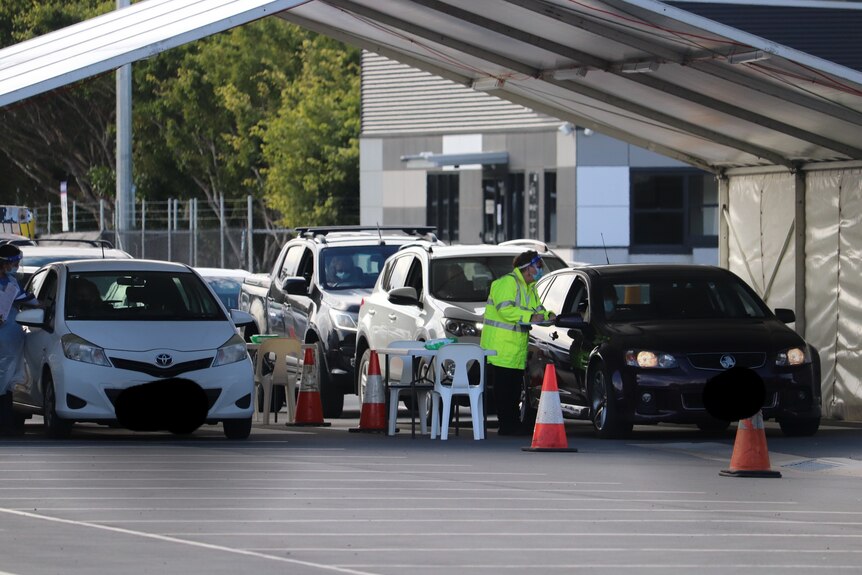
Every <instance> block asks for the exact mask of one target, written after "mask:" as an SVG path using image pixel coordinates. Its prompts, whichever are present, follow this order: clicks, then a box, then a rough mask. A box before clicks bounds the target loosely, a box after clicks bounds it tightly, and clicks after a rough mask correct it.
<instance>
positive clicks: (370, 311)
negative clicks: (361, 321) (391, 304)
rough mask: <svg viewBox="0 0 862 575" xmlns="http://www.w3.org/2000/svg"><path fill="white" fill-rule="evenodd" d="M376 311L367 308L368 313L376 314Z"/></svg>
mask: <svg viewBox="0 0 862 575" xmlns="http://www.w3.org/2000/svg"><path fill="white" fill-rule="evenodd" d="M376 313H377V310H376V309H370V310H368V315H374V314H376Z"/></svg>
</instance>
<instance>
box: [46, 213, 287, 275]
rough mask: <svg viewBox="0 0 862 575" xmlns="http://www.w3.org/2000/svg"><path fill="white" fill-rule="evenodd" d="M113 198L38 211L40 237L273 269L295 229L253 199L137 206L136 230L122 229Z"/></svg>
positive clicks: (197, 262)
mask: <svg viewBox="0 0 862 575" xmlns="http://www.w3.org/2000/svg"><path fill="white" fill-rule="evenodd" d="M115 213H116V210H115V209H114V206H113V205H111V204H110V203H109V202H106V201H101V202H99V203H97V204H79V203H77V202H72V203H71V204H70V205H68V206H67V209H66V210H63V209H61V207H60V206H59V205H57V204H51V203H49V204H47V205H45V206H38V207H36V208H34V209H33V214H34V219H35V222H36V235H37V237H40V238H50V237H67V238H69V237H72V238H86V239H96V238H99V239H106V240H109V241H110V242H112V243H113V244H114V245H115V246H116V247H118V248H120V249H123V250H125V251H127V252H129V253H130V254H132V255H133V256H134V257H136V258H147V259H158V260H168V261H174V262H181V263H186V264H189V265H193V266H198V267H224V268H242V269H247V270H249V271H254V272H258V271H269V268H270V266H271V265H272V262H273V261H274V259H275V257H276V255H277V254H278V252H279V250H280V249H281V246H282V245H284V242H286V241H287V240H288V239H289V238H290V237H291V235H292V234H291V230H289V229H284V228H278V227H274V226H273V222H274V221H276V220H277V219H278V215H277V214H275V213H273V212H272V211H271V210H268V209H267V208H266V207H265V206H263V205H262V204H261V203H260V202H257V201H254V200H253V199H252V198H251V197H248V198H246V199H245V200H224V199H220V200H219V201H218V202H203V201H199V200H196V199H190V200H177V199H169V200H165V201H159V202H146V201H141V202H137V203H136V204H135V211H134V217H133V219H134V229H130V230H123V231H118V230H117V226H116V225H115V221H114V215H115Z"/></svg>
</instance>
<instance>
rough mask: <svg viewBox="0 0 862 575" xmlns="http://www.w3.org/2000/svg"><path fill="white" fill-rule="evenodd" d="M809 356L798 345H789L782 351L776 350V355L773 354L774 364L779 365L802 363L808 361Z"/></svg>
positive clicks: (809, 360)
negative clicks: (788, 347) (789, 346)
mask: <svg viewBox="0 0 862 575" xmlns="http://www.w3.org/2000/svg"><path fill="white" fill-rule="evenodd" d="M810 362H811V358H810V357H809V355H808V354H807V353H805V350H804V349H802V348H799V347H791V348H790V349H785V350H784V351H780V352H778V355H776V356H775V365H777V366H779V367H783V366H788V365H803V364H806V363H810Z"/></svg>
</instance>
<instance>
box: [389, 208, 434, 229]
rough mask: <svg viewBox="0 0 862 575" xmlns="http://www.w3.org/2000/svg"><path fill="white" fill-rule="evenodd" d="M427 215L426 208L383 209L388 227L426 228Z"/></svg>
mask: <svg viewBox="0 0 862 575" xmlns="http://www.w3.org/2000/svg"><path fill="white" fill-rule="evenodd" d="M426 214H427V210H426V209H425V208H383V218H384V221H385V223H386V225H387V226H398V225H405V226H424V225H426ZM381 225H383V222H381Z"/></svg>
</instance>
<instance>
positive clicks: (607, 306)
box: [605, 299, 616, 313]
mask: <svg viewBox="0 0 862 575" xmlns="http://www.w3.org/2000/svg"><path fill="white" fill-rule="evenodd" d="M615 307H616V306H615V305H614V302H613V300H609V299H606V300H605V313H610V312H612V311H614V308H615Z"/></svg>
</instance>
